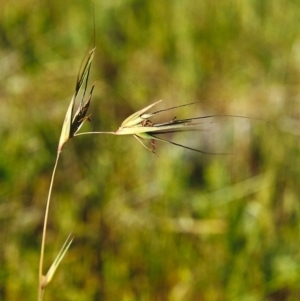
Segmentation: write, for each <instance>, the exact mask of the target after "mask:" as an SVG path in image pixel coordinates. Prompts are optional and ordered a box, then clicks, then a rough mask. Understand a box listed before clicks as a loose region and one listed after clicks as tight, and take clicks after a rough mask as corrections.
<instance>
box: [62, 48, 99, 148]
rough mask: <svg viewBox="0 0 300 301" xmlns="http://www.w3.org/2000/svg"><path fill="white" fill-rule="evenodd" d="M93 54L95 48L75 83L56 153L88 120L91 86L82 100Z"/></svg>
mask: <svg viewBox="0 0 300 301" xmlns="http://www.w3.org/2000/svg"><path fill="white" fill-rule="evenodd" d="M94 53H95V48H93V49H92V50H91V51H90V53H89V55H88V58H87V60H86V62H85V65H84V67H83V70H82V72H79V74H78V77H77V81H76V87H75V92H74V95H73V97H72V99H71V102H70V105H69V107H68V110H67V113H66V116H65V119H64V123H63V126H62V130H61V134H60V139H59V143H58V152H61V150H62V148H63V146H64V144H65V143H66V142H67V141H68V140H69V139H70V138H72V137H73V136H74V134H76V132H77V131H78V130H79V129H80V127H81V126H82V124H83V123H84V122H85V120H87V119H88V118H87V117H86V113H87V111H88V108H89V106H90V102H91V98H92V93H93V90H94V85H93V86H92V89H91V92H90V94H89V97H88V100H87V101H86V102H85V103H84V98H85V93H86V89H87V85H88V80H89V75H90V70H91V65H92V61H93V58H94ZM82 87H83V95H82V97H81V100H80V104H79V107H78V109H77V111H76V113H75V115H74V116H73V111H74V106H75V102H76V98H77V96H78V93H79V92H80V90H81V88H82Z"/></svg>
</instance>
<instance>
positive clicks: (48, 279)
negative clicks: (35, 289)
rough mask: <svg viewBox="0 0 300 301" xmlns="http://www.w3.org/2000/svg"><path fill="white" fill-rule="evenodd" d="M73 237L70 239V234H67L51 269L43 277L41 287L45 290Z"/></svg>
mask: <svg viewBox="0 0 300 301" xmlns="http://www.w3.org/2000/svg"><path fill="white" fill-rule="evenodd" d="M73 239H74V237H71V233H70V234H69V236H68V237H67V239H66V241H65V243H64V245H63V246H62V248H61V249H60V251H59V253H58V255H57V256H56V258H55V260H54V261H53V263H52V265H51V267H50V268H49V270H48V272H47V274H46V276H45V277H44V279H43V280H44V281H43V283H42V287H43V288H45V287H46V286H47V285H48V284H49V283H50V281H51V280H52V278H53V276H54V274H55V272H56V270H57V268H58V266H59V264H60V262H61V261H62V259H63V258H64V256H65V254H66V252H67V251H68V249H69V247H70V245H71V243H72V241H73Z"/></svg>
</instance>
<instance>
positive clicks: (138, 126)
mask: <svg viewBox="0 0 300 301" xmlns="http://www.w3.org/2000/svg"><path fill="white" fill-rule="evenodd" d="M94 53H95V48H94V49H92V50H91V51H90V52H89V55H88V57H87V59H86V62H85V64H84V66H83V68H82V71H81V72H79V75H78V77H77V81H76V86H75V92H74V95H73V97H72V99H71V102H70V104H69V107H68V109H67V112H66V115H65V119H64V122H63V126H62V131H61V135H60V139H59V143H58V149H57V156H56V160H55V164H54V168H53V172H52V177H51V181H50V187H49V191H48V198H47V203H46V210H45V216H44V225H43V234H42V242H41V254H40V264H39V288H38V300H39V301H41V300H42V299H43V295H44V292H45V288H46V287H47V285H48V284H49V283H50V281H51V280H52V278H53V276H54V274H55V272H56V270H57V268H58V266H59V264H60V262H61V261H62V259H63V257H64V256H65V254H66V252H67V250H68V249H69V247H70V245H71V243H72V241H73V237H72V235H71V234H69V236H68V237H67V239H66V241H65V243H64V244H63V246H62V248H61V250H60V251H59V253H58V255H57V256H56V258H55V259H54V261H53V263H52V265H51V266H50V268H49V270H48V272H47V273H46V274H45V275H44V273H43V264H44V251H45V242H46V233H47V222H48V215H49V207H50V200H51V194H52V188H53V182H54V177H55V172H56V168H57V165H58V160H59V157H60V154H61V152H62V149H63V147H64V145H65V144H66V143H67V142H68V140H69V139H71V138H72V137H76V136H79V135H88V134H112V135H133V136H134V137H135V138H136V139H137V140H138V141H139V142H141V143H142V145H143V146H144V147H146V148H147V149H148V150H150V151H152V152H153V153H155V149H156V145H155V141H156V140H157V141H162V142H168V143H171V144H173V145H176V146H179V147H183V148H186V149H189V150H193V151H196V152H200V153H205V154H212V153H208V152H205V151H202V150H198V149H195V148H191V147H188V146H185V145H182V144H178V143H176V142H173V141H170V140H167V139H164V138H161V137H158V136H159V135H162V134H168V133H175V132H183V131H199V130H201V127H202V126H203V124H205V123H206V122H204V119H208V118H211V117H240V118H249V117H244V116H237V115H209V116H200V117H193V118H186V119H177V118H176V117H175V118H173V119H172V120H169V121H166V122H162V123H154V122H152V121H151V120H150V118H151V117H153V116H155V115H157V114H159V113H162V112H165V111H169V110H174V109H178V108H181V107H184V106H188V105H192V104H194V103H190V104H184V105H180V106H175V107H171V108H168V109H162V110H158V111H156V112H152V113H149V112H148V111H149V110H150V109H151V108H152V107H153V106H155V105H156V104H158V103H159V102H161V100H159V101H157V102H155V103H153V104H151V105H149V106H147V107H145V108H143V109H141V110H139V111H137V112H135V113H134V114H132V115H130V116H129V117H128V118H126V119H125V120H124V121H123V123H122V124H121V126H120V127H119V129H118V130H117V131H115V132H83V133H78V131H79V129H80V128H81V126H82V125H83V123H84V122H85V121H86V120H89V116H88V115H87V112H88V109H89V106H90V103H91V98H92V94H93V90H94V84H93V85H92V87H91V89H90V92H89V94H88V96H87V97H86V91H87V87H88V80H89V75H90V70H91V65H92V61H93V58H94ZM81 90H83V91H82V95H81V100H80V103H79V106H78V109H77V110H76V112H75V113H74V107H75V102H76V100H77V98H78V97H79V92H80V91H81ZM209 123H212V122H209ZM144 139H148V140H150V141H151V145H152V148H148V147H147V146H146V145H145V144H144V142H143V140H144ZM214 154H218V155H220V154H224V153H214Z"/></svg>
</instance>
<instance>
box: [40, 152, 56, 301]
mask: <svg viewBox="0 0 300 301" xmlns="http://www.w3.org/2000/svg"><path fill="white" fill-rule="evenodd" d="M59 156H60V152H57V156H56V160H55V164H54V168H53V171H52V177H51V182H50V187H49V191H48V198H47V204H46V211H45V216H44V226H43V236H42V244H41V254H40V265H39V289H38V301H42V300H43V294H44V287H43V280H44V279H43V278H44V276H43V263H44V253H45V242H46V232H47V223H48V216H49V207H50V200H51V194H52V187H53V182H54V177H55V172H56V168H57V164H58V159H59Z"/></svg>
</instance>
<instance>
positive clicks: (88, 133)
mask: <svg viewBox="0 0 300 301" xmlns="http://www.w3.org/2000/svg"><path fill="white" fill-rule="evenodd" d="M91 134H109V135H117V134H116V132H83V133H78V134H76V135H74V137H75V136H81V135H91Z"/></svg>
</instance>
